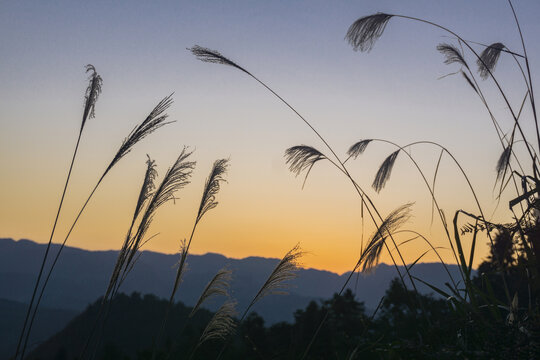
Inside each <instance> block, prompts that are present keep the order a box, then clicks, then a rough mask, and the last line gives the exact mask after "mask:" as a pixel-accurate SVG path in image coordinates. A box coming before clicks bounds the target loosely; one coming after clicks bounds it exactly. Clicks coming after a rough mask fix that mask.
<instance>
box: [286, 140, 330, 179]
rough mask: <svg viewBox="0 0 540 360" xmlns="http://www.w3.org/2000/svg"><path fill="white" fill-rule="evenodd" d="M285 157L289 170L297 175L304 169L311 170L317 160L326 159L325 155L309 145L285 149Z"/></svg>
mask: <svg viewBox="0 0 540 360" xmlns="http://www.w3.org/2000/svg"><path fill="white" fill-rule="evenodd" d="M285 158H286V163H287V164H289V170H290V171H291V172H293V173H295V174H296V176H298V175H300V174H301V173H302V172H303V171H305V170H306V169H307V170H308V171H309V170H311V168H312V167H313V165H314V164H315V163H316V162H317V161H319V160H323V159H326V156H324V155H323V154H322V153H321V152H320V151H319V150H317V149H315V148H313V147H311V146H307V145H297V146H293V147H290V148H288V149H287V150H285Z"/></svg>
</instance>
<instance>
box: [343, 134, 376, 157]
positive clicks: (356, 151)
mask: <svg viewBox="0 0 540 360" xmlns="http://www.w3.org/2000/svg"><path fill="white" fill-rule="evenodd" d="M372 140H373V139H365V140H360V141H358V142H357V143H355V144H354V145H352V146H351V147H350V148H349V150H348V151H347V155H349V156H351V157H353V158H355V159H356V158H357V157H358V156H360V155H361V154H363V153H364V151H365V150H366V148H367V146H368V145H369V143H370V142H371V141H372Z"/></svg>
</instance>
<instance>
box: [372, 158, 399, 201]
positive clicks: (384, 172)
mask: <svg viewBox="0 0 540 360" xmlns="http://www.w3.org/2000/svg"><path fill="white" fill-rule="evenodd" d="M400 151H401V149H398V150H396V151H394V152H393V153H392V154H390V155H389V156H388V157H387V158H386V159H384V161H383V163H382V164H381V167H380V168H379V170H378V171H377V174H376V175H375V180H373V184H372V187H373V189H375V191H377V192H380V191H381V190H382V189H383V188H384V186H385V185H386V182H387V181H388V179H390V175H391V174H392V169H393V168H394V164H395V162H396V158H397V156H398V154H399V152H400Z"/></svg>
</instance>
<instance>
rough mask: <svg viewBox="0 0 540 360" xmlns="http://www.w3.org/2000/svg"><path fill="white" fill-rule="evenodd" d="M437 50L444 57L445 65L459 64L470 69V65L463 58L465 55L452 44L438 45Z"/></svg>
mask: <svg viewBox="0 0 540 360" xmlns="http://www.w3.org/2000/svg"><path fill="white" fill-rule="evenodd" d="M437 50H438V51H439V52H440V53H441V54H443V55H444V57H445V60H444V63H445V64H446V65H450V64H454V63H458V64H460V65H462V66H464V67H466V68H467V69H468V68H469V65H468V64H467V62H466V61H465V58H464V57H463V54H462V53H461V51H459V49H458V48H457V47H455V46H454V45H451V44H446V43H443V44H439V45H437Z"/></svg>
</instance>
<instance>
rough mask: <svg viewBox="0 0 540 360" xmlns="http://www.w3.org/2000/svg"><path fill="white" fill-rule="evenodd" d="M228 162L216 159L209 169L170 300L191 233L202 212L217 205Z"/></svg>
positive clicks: (172, 294)
mask: <svg viewBox="0 0 540 360" xmlns="http://www.w3.org/2000/svg"><path fill="white" fill-rule="evenodd" d="M228 163H229V160H228V159H220V160H216V161H215V162H214V165H213V166H212V170H211V171H210V175H209V176H208V179H206V184H205V186H204V190H203V196H202V198H201V204H200V205H199V211H198V212H197V218H196V219H195V224H194V225H193V229H192V231H191V236H190V237H189V241H188V243H187V246H186V248H185V252H182V256H181V259H180V265H179V266H178V271H177V274H176V280H175V282H174V287H173V291H172V293H171V301H172V299H173V298H174V295H175V293H176V290H178V286H179V285H180V277H181V275H182V272H183V270H184V263H185V261H186V257H187V254H188V252H189V247H190V246H191V241H192V240H193V235H194V234H195V229H196V228H197V225H198V224H199V221H201V219H202V217H203V216H204V214H206V212H207V211H209V210H212V209H213V208H215V207H216V206H217V205H218V202H217V201H216V195H217V193H218V191H219V189H220V183H221V182H222V181H225V179H224V178H223V175H224V174H225V173H226V172H227V168H228V167H229V164H228Z"/></svg>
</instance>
